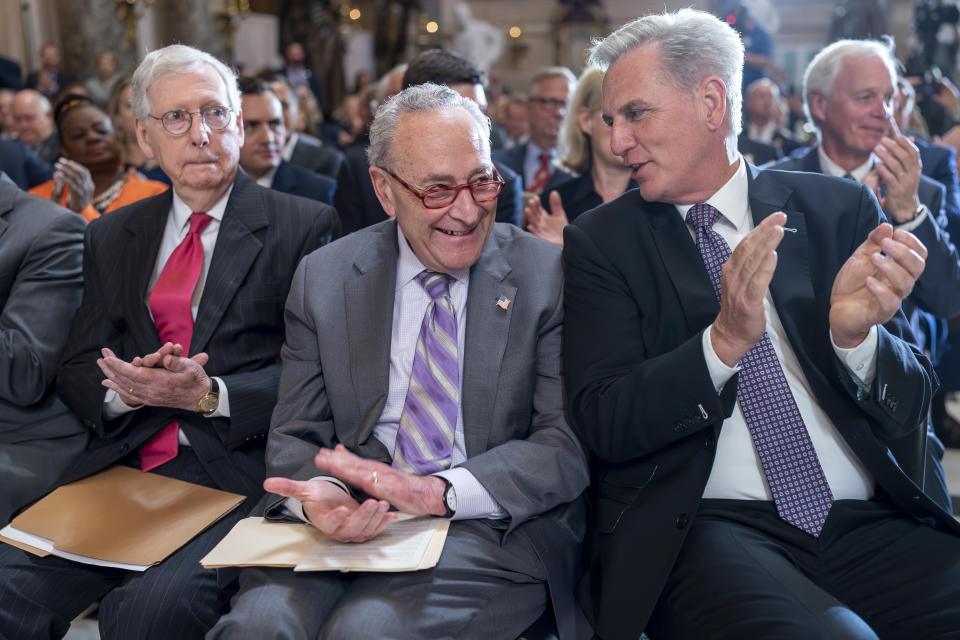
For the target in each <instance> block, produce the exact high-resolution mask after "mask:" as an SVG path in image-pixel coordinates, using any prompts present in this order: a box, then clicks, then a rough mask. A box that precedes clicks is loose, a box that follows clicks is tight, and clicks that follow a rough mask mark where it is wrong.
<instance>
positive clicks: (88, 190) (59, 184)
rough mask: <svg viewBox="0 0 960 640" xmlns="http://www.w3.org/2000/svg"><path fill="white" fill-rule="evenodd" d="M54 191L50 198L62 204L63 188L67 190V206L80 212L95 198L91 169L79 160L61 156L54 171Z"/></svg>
mask: <svg viewBox="0 0 960 640" xmlns="http://www.w3.org/2000/svg"><path fill="white" fill-rule="evenodd" d="M53 184H54V188H53V193H51V195H50V198H51V199H52V200H53V201H54V202H56V203H57V204H60V198H61V197H62V194H63V189H64V188H66V189H67V190H68V191H67V208H68V209H70V210H72V211H76V212H77V213H80V212H81V211H83V210H84V209H86V208H87V207H88V206H90V202H91V201H92V200H93V191H94V184H93V177H92V176H91V175H90V170H89V169H87V168H86V167H85V166H83V165H82V164H80V163H79V162H74V161H73V160H68V159H67V158H64V157H61V158H60V159H59V160H57V163H56V165H55V167H54V172H53Z"/></svg>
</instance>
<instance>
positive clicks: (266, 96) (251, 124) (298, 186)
mask: <svg viewBox="0 0 960 640" xmlns="http://www.w3.org/2000/svg"><path fill="white" fill-rule="evenodd" d="M238 85H239V87H240V100H241V101H242V103H243V127H244V138H243V146H242V147H240V166H241V167H243V170H244V171H246V172H247V175H249V176H250V177H251V178H253V179H254V180H256V181H257V184H259V185H260V186H263V187H267V188H270V189H276V190H277V191H282V192H283V193H290V194H293V195H295V196H301V197H304V198H310V199H311V200H319V201H320V202H326V203H327V204H331V205H332V204H333V194H334V192H335V191H336V189H337V182H336V180H334V179H333V178H331V177H330V176H326V175H323V174H322V173H314V172H313V171H309V170H307V169H304V168H302V167H298V166H297V165H295V164H293V163H290V162H287V161H286V160H284V159H283V144H284V140H285V139H286V127H285V126H284V123H283V107H282V106H281V104H280V98H278V97H277V95H276V94H275V93H274V92H273V91H272V90H271V89H270V87H269V86H268V85H267V83H266V82H264V81H263V80H261V79H260V78H249V77H244V78H240V80H239V82H238Z"/></svg>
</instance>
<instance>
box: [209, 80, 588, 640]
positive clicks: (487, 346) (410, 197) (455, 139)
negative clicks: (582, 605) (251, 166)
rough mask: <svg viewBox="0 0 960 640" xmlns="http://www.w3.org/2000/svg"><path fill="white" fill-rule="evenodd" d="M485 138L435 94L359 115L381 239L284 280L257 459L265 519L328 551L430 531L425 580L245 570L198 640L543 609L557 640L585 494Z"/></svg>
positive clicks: (538, 250)
mask: <svg viewBox="0 0 960 640" xmlns="http://www.w3.org/2000/svg"><path fill="white" fill-rule="evenodd" d="M489 136H490V132H489V121H488V120H487V118H486V117H485V116H484V115H483V114H482V113H481V112H480V110H479V108H478V107H477V105H476V103H475V102H473V101H472V100H469V99H467V98H463V97H461V96H459V95H458V94H457V93H456V92H454V91H453V90H451V89H449V88H446V87H441V86H438V85H435V84H423V85H419V86H415V87H410V88H408V89H405V90H404V91H402V92H400V93H399V94H397V95H396V96H394V98H393V99H391V100H390V101H389V102H387V103H386V104H385V105H384V106H383V107H381V108H380V110H379V111H377V116H376V120H375V121H374V123H373V126H372V128H371V131H370V149H369V159H370V170H369V173H370V176H371V178H372V180H373V184H374V186H375V188H376V192H377V196H378V197H379V199H380V202H381V203H382V205H383V208H384V209H385V210H386V212H387V213H388V214H389V215H390V217H391V218H392V219H391V220H386V221H384V222H381V223H379V224H376V225H373V226H371V227H367V228H364V229H361V230H359V231H356V232H354V233H351V234H349V235H348V236H346V237H344V238H343V239H341V240H340V241H338V242H335V243H333V244H331V245H329V246H328V247H324V248H323V249H321V250H319V251H316V252H314V253H312V254H311V255H310V256H308V257H307V258H306V259H305V260H304V261H303V262H302V263H301V265H300V268H299V269H298V271H297V275H296V277H295V278H294V285H293V288H292V289H291V292H290V297H289V299H288V301H287V311H286V313H287V320H288V324H287V339H286V343H285V345H284V350H283V375H282V377H281V382H280V399H279V400H278V404H277V409H276V411H275V412H274V414H273V424H272V426H271V432H270V438H269V443H268V447H267V449H268V452H267V464H268V472H269V473H270V474H271V475H272V476H277V477H273V478H270V479H268V480H267V484H266V486H267V488H268V489H269V490H270V491H273V492H275V493H277V494H280V495H278V496H276V499H275V500H272V501H271V505H270V506H269V507H268V510H267V515H268V516H271V517H273V516H280V515H281V514H283V513H291V512H292V513H296V514H297V515H298V516H300V517H303V519H305V520H307V521H309V522H311V523H312V524H313V525H314V526H316V527H317V528H318V529H319V530H321V531H322V532H324V533H325V534H327V535H329V536H331V537H332V538H334V539H336V540H340V541H344V542H361V541H364V540H368V539H370V538H373V537H375V536H377V535H379V534H380V533H381V532H382V531H383V530H384V528H385V527H387V526H388V525H389V524H390V523H391V522H392V521H393V520H394V518H395V517H396V514H395V513H394V512H392V511H390V510H388V509H389V507H390V506H391V505H392V506H394V507H396V508H397V509H399V510H400V511H403V512H406V513H411V514H415V515H429V516H438V517H446V518H451V519H453V522H452V523H451V525H450V529H449V534H448V537H447V540H446V544H445V546H444V549H443V553H442V555H441V556H440V561H439V564H438V565H437V566H436V567H434V568H432V569H427V570H424V571H418V572H409V573H396V574H390V575H383V574H376V573H375V574H367V575H358V576H357V577H353V575H352V574H349V575H343V574H339V573H336V572H333V573H329V572H320V573H309V574H308V573H293V572H291V571H289V570H282V569H277V570H270V569H255V568H250V569H245V570H244V572H243V573H242V574H241V577H240V582H241V591H240V592H239V593H238V594H237V596H236V597H235V598H234V599H233V601H232V610H231V612H230V613H229V614H227V615H226V616H225V617H224V618H223V619H222V620H221V621H220V623H218V625H217V626H216V627H215V628H214V629H213V631H211V633H210V635H209V636H208V637H209V638H225V639H226V638H229V639H231V640H233V639H236V638H251V639H252V638H257V639H259V638H264V637H285V638H317V637H321V638H330V639H337V640H339V639H342V638H410V639H418V640H419V639H420V638H453V637H460V638H479V637H491V638H515V637H517V636H518V635H519V634H520V633H521V632H522V631H523V629H524V628H526V627H527V626H528V625H529V624H530V623H531V622H533V621H534V620H536V619H537V618H538V616H540V615H541V613H542V612H543V610H544V607H545V605H546V602H547V590H548V589H549V593H550V598H551V601H552V602H553V611H554V613H555V615H556V619H557V624H558V628H559V631H560V637H561V638H569V637H574V636H575V635H576V633H577V614H576V606H575V604H574V602H573V598H572V595H573V594H572V587H573V580H574V578H575V575H576V573H577V566H578V562H577V560H578V557H579V545H578V541H579V538H580V532H581V529H582V525H583V511H582V504H581V503H580V502H579V501H576V499H577V497H578V496H579V494H580V492H581V491H582V490H583V488H584V487H585V486H586V484H587V480H588V479H587V469H586V460H585V458H584V455H583V451H582V450H581V449H580V445H579V443H578V442H577V440H576V438H575V437H574V435H573V433H572V432H571V431H570V428H569V427H568V426H567V423H566V420H565V418H564V412H563V393H562V388H561V379H560V331H561V326H562V313H563V311H562V302H561V300H562V297H561V289H562V273H561V271H560V256H559V249H557V248H556V247H553V246H552V245H550V244H549V243H547V242H546V241H542V240H540V239H538V238H535V237H534V236H532V235H530V234H528V233H525V232H523V231H521V230H520V229H518V228H517V227H516V226H514V225H509V224H499V223H495V222H494V217H495V210H496V200H497V196H498V195H499V194H500V191H501V189H502V186H503V183H502V182H501V181H500V180H498V179H497V177H496V174H495V172H494V169H493V165H492V163H491V161H490V143H489ZM417 443H421V444H419V445H418V444H417ZM282 496H288V497H290V498H295V499H296V500H284V499H283V497H282Z"/></svg>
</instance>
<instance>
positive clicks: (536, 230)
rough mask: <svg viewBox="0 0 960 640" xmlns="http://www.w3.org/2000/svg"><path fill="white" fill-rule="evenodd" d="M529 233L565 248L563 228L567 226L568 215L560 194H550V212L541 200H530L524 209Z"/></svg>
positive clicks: (553, 192)
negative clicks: (545, 208)
mask: <svg viewBox="0 0 960 640" xmlns="http://www.w3.org/2000/svg"><path fill="white" fill-rule="evenodd" d="M524 217H525V219H526V221H527V227H526V228H527V231H529V232H530V233H532V234H533V235H535V236H539V237H541V238H543V239H544V240H547V241H549V242H552V243H553V244H555V245H559V246H561V247H562V246H563V228H564V227H565V226H567V224H568V222H569V221H568V220H567V214H566V212H565V211H564V210H563V202H562V201H561V200H560V194H559V193H557V192H556V191H551V192H550V212H549V213H548V212H547V211H545V210H544V208H543V205H541V204H540V198H530V200H528V201H527V205H526V206H525V207H524Z"/></svg>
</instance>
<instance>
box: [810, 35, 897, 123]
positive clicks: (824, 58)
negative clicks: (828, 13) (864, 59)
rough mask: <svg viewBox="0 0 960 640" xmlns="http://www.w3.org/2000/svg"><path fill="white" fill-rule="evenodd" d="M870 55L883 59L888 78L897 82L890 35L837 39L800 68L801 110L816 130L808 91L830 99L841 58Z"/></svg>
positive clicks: (841, 62)
mask: <svg viewBox="0 0 960 640" xmlns="http://www.w3.org/2000/svg"><path fill="white" fill-rule="evenodd" d="M869 55H875V56H878V57H879V58H880V59H881V60H883V63H884V64H885V65H887V68H888V69H890V82H891V83H893V84H896V81H897V60H896V58H894V57H893V38H890V37H889V36H885V37H884V39H883V40H837V41H836V42H834V43H832V44H829V45H827V46H826V47H824V48H823V49H821V50H820V52H819V53H818V54H817V55H815V56H814V57H813V60H811V61H810V64H808V65H807V70H806V71H804V72H803V113H804V115H806V116H807V120H809V121H810V122H811V123H813V125H814V126H816V127H817V129H818V130H819V129H820V123H819V122H818V121H817V120H815V119H814V117H813V113H812V112H811V111H810V96H811V94H814V93H818V94H820V95H822V96H823V97H825V98H826V99H827V100H833V84H834V82H835V81H836V79H837V73H839V72H840V67H842V66H843V63H844V61H845V60H847V59H849V58H859V57H861V56H869Z"/></svg>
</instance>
